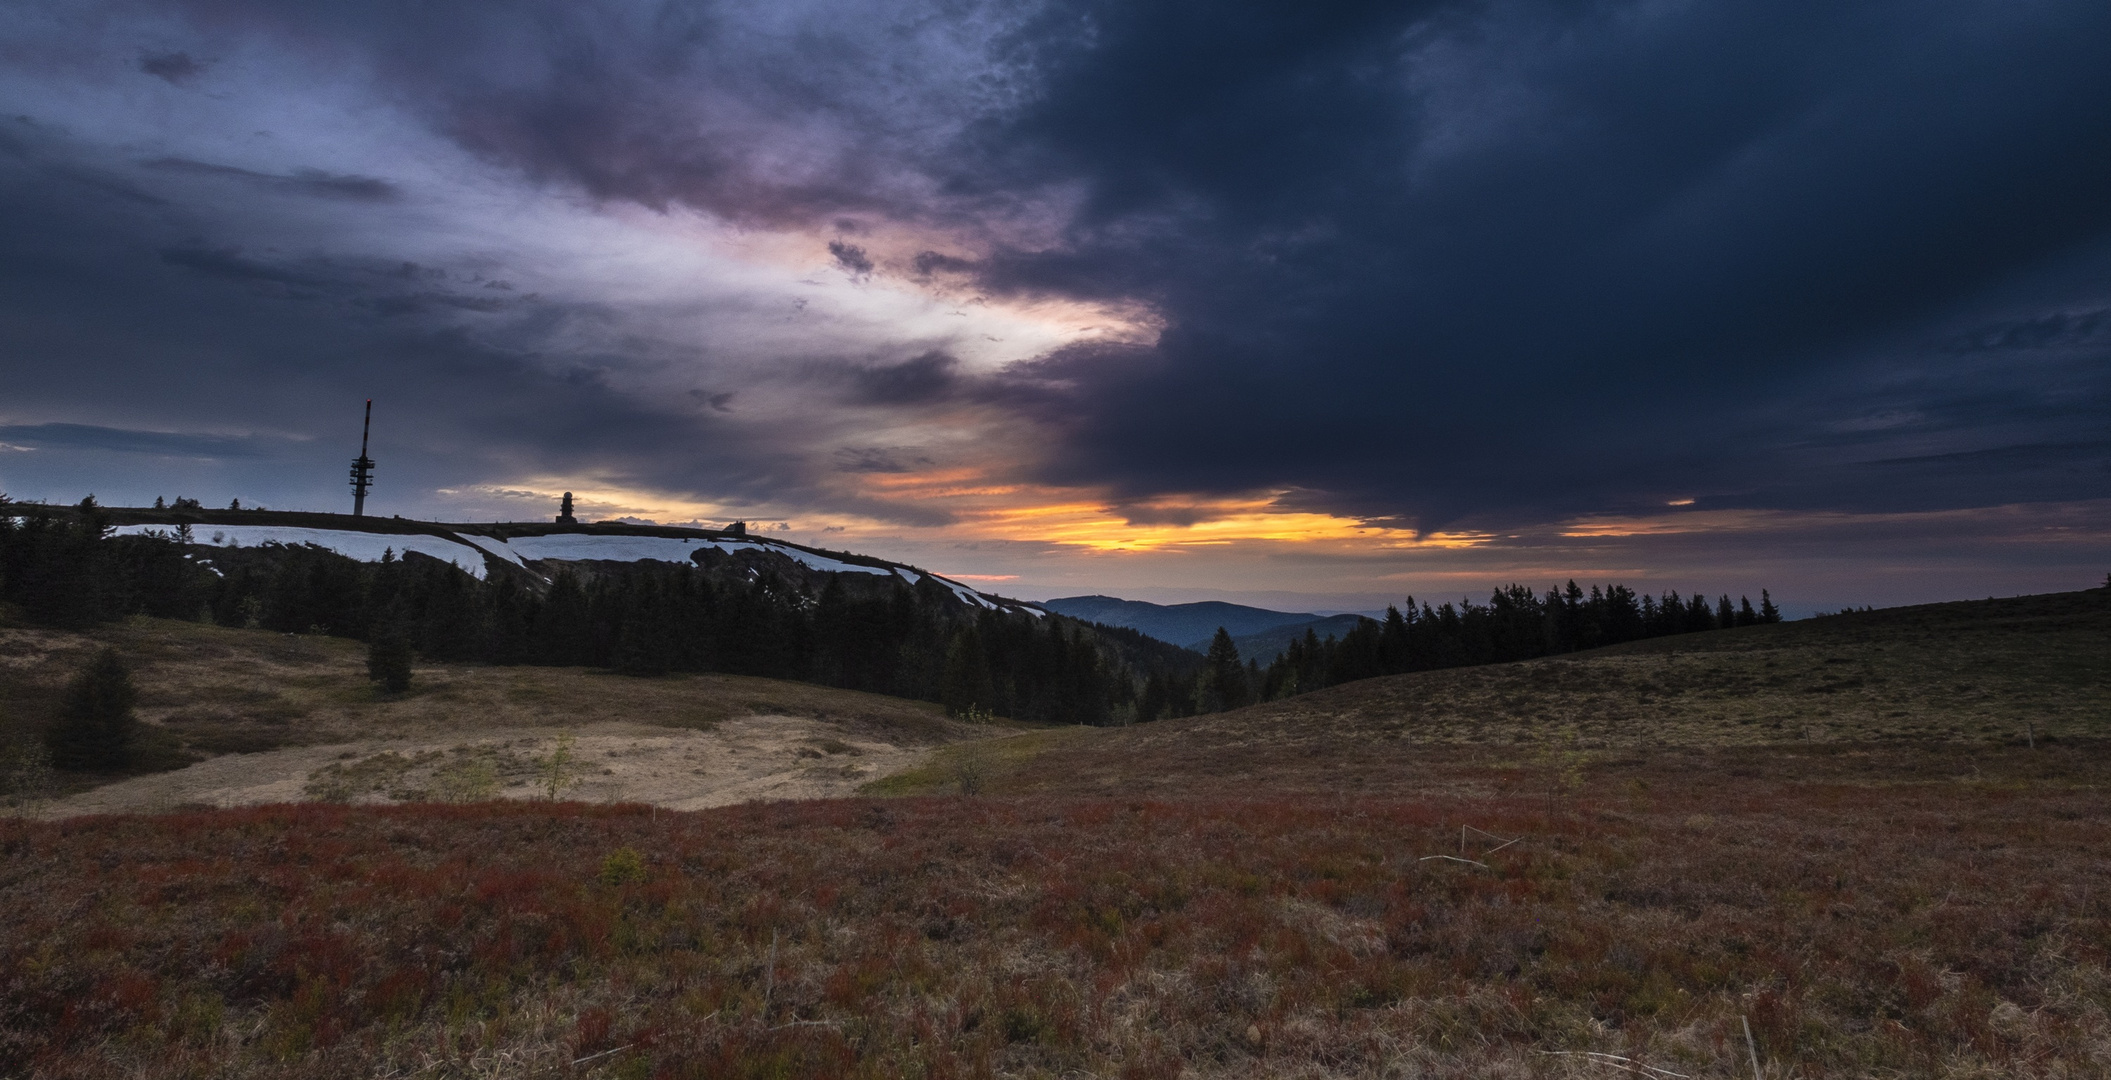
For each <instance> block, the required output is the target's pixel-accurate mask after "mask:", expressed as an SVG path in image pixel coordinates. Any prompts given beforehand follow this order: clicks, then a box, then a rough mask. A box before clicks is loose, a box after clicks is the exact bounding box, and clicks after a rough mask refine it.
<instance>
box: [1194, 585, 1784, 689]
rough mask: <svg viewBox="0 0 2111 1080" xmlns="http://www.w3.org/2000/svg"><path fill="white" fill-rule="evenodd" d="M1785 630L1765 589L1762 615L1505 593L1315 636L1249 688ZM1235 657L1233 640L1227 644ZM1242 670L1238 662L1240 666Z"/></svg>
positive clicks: (1605, 597)
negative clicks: (1680, 637)
mask: <svg viewBox="0 0 2111 1080" xmlns="http://www.w3.org/2000/svg"><path fill="white" fill-rule="evenodd" d="M1780 621H1781V612H1780V611H1779V610H1777V609H1776V608H1775V607H1774V598H1773V597H1772V596H1771V595H1769V594H1768V593H1767V592H1766V591H1765V590H1761V591H1760V594H1759V606H1758V607H1757V608H1754V607H1753V606H1752V601H1751V600H1750V599H1749V598H1740V599H1739V600H1738V601H1737V602H1735V603H1732V602H1731V600H1730V598H1729V597H1728V596H1723V597H1719V598H1717V599H1715V600H1713V601H1710V600H1709V599H1708V598H1707V597H1706V596H1703V595H1700V594H1697V593H1696V594H1695V595H1694V596H1692V597H1690V598H1681V597H1680V596H1679V594H1678V593H1676V592H1668V593H1665V594H1664V595H1663V596H1662V597H1653V596H1648V595H1645V594H1638V593H1636V592H1635V591H1634V590H1632V589H1630V588H1628V587H1627V586H1625V585H1612V586H1608V587H1604V588H1600V587H1598V586H1595V585H1594V586H1592V587H1591V590H1590V592H1588V593H1586V592H1584V591H1583V590H1582V589H1581V588H1579V587H1578V586H1577V584H1576V583H1575V582H1573V581H1571V582H1569V583H1568V587H1567V588H1566V589H1548V590H1547V591H1546V593H1545V594H1544V595H1538V594H1534V593H1533V591H1532V590H1531V589H1530V588H1527V587H1526V586H1523V585H1511V586H1510V587H1508V588H1504V589H1497V590H1495V593H1494V595H1493V596H1490V597H1489V599H1488V602H1487V603H1485V604H1477V603H1474V602H1473V601H1471V600H1467V601H1463V602H1461V603H1460V604H1458V605H1456V606H1454V605H1452V604H1449V603H1446V604H1440V605H1437V606H1435V607H1431V606H1430V605H1429V604H1427V603H1424V604H1422V605H1420V606H1417V605H1416V603H1415V599H1414V597H1408V600H1407V604H1406V606H1405V610H1402V609H1401V608H1399V607H1392V608H1387V609H1386V613H1385V619H1384V620H1383V621H1378V620H1370V619H1367V620H1365V621H1363V622H1362V623H1360V624H1358V625H1357V627H1356V628H1355V629H1354V630H1351V631H1349V632H1348V633H1347V634H1345V635H1343V636H1342V637H1341V638H1340V639H1338V640H1337V639H1335V638H1331V637H1330V638H1328V639H1326V640H1325V641H1321V640H1319V639H1318V638H1317V637H1316V636H1315V635H1314V634H1313V633H1312V632H1311V631H1309V630H1308V631H1306V632H1305V637H1304V639H1303V640H1302V641H1293V642H1291V644H1290V648H1289V649H1287V650H1285V651H1284V653H1283V654H1282V655H1281V656H1279V657H1277V658H1276V659H1275V661H1274V662H1273V663H1271V664H1269V665H1268V668H1267V670H1265V671H1255V670H1254V668H1253V666H1251V665H1249V667H1248V669H1247V670H1248V672H1249V675H1250V678H1249V681H1248V683H1247V685H1246V686H1245V687H1239V688H1237V690H1242V691H1243V692H1245V693H1248V694H1251V695H1257V696H1258V697H1259V699H1261V700H1274V699H1276V698H1283V697H1290V696H1292V695H1295V694H1302V693H1308V692H1310V691H1313V690H1318V689H1321V688H1323V687H1328V686H1334V685H1337V684H1340V683H1345V682H1350V681H1352V680H1355V679H1368V678H1371V677H1372V676H1375V675H1398V674H1400V673H1402V672H1408V671H1427V670H1431V669H1433V668H1452V667H1466V666H1468V665H1472V664H1495V663H1502V662H1504V661H1508V660H1529V659H1532V658H1533V657H1536V656H1552V655H1554V654H1556V653H1566V652H1575V651H1577V650H1579V649H1593V648H1597V647H1598V646H1600V645H1617V644H1619V643H1620V642H1623V641H1637V640H1640V639H1642V638H1653V637H1663V636H1666V635H1669V634H1691V633H1697V632H1700V631H1703V630H1719V629H1726V628H1729V627H1733V626H1752V625H1755V624H1758V623H1775V622H1780ZM1220 644H1221V645H1222V646H1223V647H1224V648H1227V649H1228V648H1230V646H1231V639H1230V638H1229V637H1228V636H1227V637H1224V638H1223V640H1222V641H1221V643H1220ZM1230 660H1231V663H1232V665H1234V666H1235V665H1236V663H1237V653H1236V652H1233V653H1232V654H1231V657H1230ZM1230 670H1231V669H1229V668H1226V667H1225V664H1224V662H1223V659H1222V658H1220V657H1218V656H1217V650H1216V649H1215V648H1212V649H1211V657H1210V662H1209V667H1208V668H1207V673H1208V677H1212V678H1217V679H1220V680H1222V681H1224V682H1226V683H1227V684H1232V683H1235V682H1236V680H1235V679H1234V678H1233V676H1232V675H1231V674H1230Z"/></svg>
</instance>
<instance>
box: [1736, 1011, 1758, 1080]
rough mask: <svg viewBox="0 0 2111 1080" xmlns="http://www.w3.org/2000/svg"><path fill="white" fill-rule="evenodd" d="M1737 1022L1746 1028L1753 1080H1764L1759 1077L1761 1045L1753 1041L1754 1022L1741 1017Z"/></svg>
mask: <svg viewBox="0 0 2111 1080" xmlns="http://www.w3.org/2000/svg"><path fill="white" fill-rule="evenodd" d="M1737 1022H1738V1023H1740V1024H1743V1025H1744V1026H1745V1052H1746V1053H1748V1054H1750V1055H1752V1080H1763V1078H1762V1077H1761V1076H1760V1075H1759V1044H1758V1043H1756V1042H1753V1041H1752V1021H1751V1019H1750V1018H1748V1017H1743V1016H1740V1017H1738V1018H1737Z"/></svg>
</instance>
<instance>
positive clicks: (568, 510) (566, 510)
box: [557, 491, 579, 525]
mask: <svg viewBox="0 0 2111 1080" xmlns="http://www.w3.org/2000/svg"><path fill="white" fill-rule="evenodd" d="M557 524H559V525H577V524H579V519H578V518H575V517H573V516H572V493H571V492H569V491H567V492H565V493H564V503H563V504H562V505H560V506H558V508H557Z"/></svg>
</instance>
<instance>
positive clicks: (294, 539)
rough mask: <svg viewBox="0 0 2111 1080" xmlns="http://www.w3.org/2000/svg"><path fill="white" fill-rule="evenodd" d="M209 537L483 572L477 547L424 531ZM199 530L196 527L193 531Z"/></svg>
mask: <svg viewBox="0 0 2111 1080" xmlns="http://www.w3.org/2000/svg"><path fill="white" fill-rule="evenodd" d="M207 528H210V529H211V530H212V531H211V533H210V538H211V541H212V543H214V544H222V545H225V546H227V547H258V546H260V545H263V544H287V545H290V546H296V547H297V546H299V545H302V544H313V545H314V546H316V547H319V548H322V549H324V550H326V551H334V552H336V553H338V554H339V555H342V556H344V557H346V558H348V559H358V560H359V561H361V562H380V561H381V553H382V552H384V551H387V550H391V549H393V550H394V551H395V552H396V553H397V554H398V555H401V554H403V553H404V552H409V551H415V552H417V553H418V554H420V555H430V556H432V557H433V558H435V559H438V560H440V561H441V562H446V563H453V564H454V565H456V566H457V567H460V568H461V569H462V571H463V572H464V573H466V574H468V575H469V576H471V577H474V578H479V579H481V578H482V577H483V576H484V553H483V552H482V551H480V550H478V549H477V548H475V547H472V546H470V545H468V544H464V543H461V542H459V541H456V540H448V539H445V538H443V537H438V536H429V535H425V534H422V533H370V532H353V531H351V530H349V529H296V528H290V527H284V526H278V525H212V526H207ZM110 531H111V532H112V533H115V534H117V535H119V536H138V535H141V534H144V533H149V532H160V533H167V534H170V535H174V533H175V530H174V529H172V528H170V527H168V526H166V525H119V526H117V527H116V528H114V529H111V530H110ZM198 531H200V530H194V532H193V535H194V536H195V535H196V533H197V532H198Z"/></svg>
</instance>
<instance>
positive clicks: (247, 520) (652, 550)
mask: <svg viewBox="0 0 2111 1080" xmlns="http://www.w3.org/2000/svg"><path fill="white" fill-rule="evenodd" d="M97 509H98V510H99V511H100V512H101V514H102V515H103V518H104V520H105V521H106V522H108V523H109V524H110V525H111V526H113V527H114V528H115V530H116V532H117V533H118V534H119V535H126V534H136V533H140V532H145V531H148V530H152V529H162V530H176V529H180V528H184V527H189V528H190V529H191V530H192V535H193V540H192V542H193V543H196V544H199V545H201V546H227V545H229V544H230V543H231V544H233V545H238V546H251V547H253V546H256V545H258V544H265V543H273V542H278V543H293V544H313V545H315V546H318V547H322V548H325V549H328V550H332V551H336V552H337V553H338V554H341V555H345V556H347V557H349V558H353V559H358V560H360V561H362V562H373V561H376V560H377V559H379V558H380V556H381V553H382V551H383V550H391V551H395V552H396V553H397V554H404V553H405V552H406V551H409V552H415V553H417V554H420V555H425V556H429V557H432V558H436V559H439V560H440V561H442V562H449V561H452V562H454V563H455V564H456V565H457V566H460V567H461V568H462V569H463V570H465V571H467V572H468V573H470V574H471V576H474V577H479V578H482V577H484V576H486V575H487V574H489V573H494V572H497V573H503V572H505V571H504V568H505V567H509V566H510V567H513V568H516V569H523V570H529V571H531V572H533V573H534V576H535V577H536V578H538V579H540V580H542V581H545V582H547V580H548V577H549V575H548V574H545V573H540V572H535V571H536V568H535V567H531V566H529V565H528V564H531V563H535V564H540V563H565V562H642V561H658V562H670V563H677V564H680V563H687V562H690V561H692V556H693V554H694V553H695V552H697V551H699V550H701V549H703V548H705V547H712V548H716V549H718V550H720V551H739V550H749V551H756V552H766V553H774V554H778V555H782V556H784V557H786V558H788V559H790V560H792V561H794V562H797V563H800V564H802V565H804V566H806V567H807V568H809V569H812V570H817V571H824V572H845V571H849V572H866V573H874V574H879V575H886V574H895V575H898V576H900V577H902V579H903V580H905V581H907V582H908V583H909V584H911V585H914V584H916V583H917V582H918V581H919V580H921V579H922V578H926V577H928V578H931V579H933V580H934V581H936V582H938V583H939V584H940V585H942V586H944V587H945V588H946V589H947V590H948V591H950V592H952V593H953V594H954V596H956V597H958V598H959V599H960V600H961V602H963V603H966V604H968V605H970V606H973V607H982V608H986V609H989V610H997V611H1017V612H1025V613H1029V614H1040V613H1041V612H1042V611H1044V610H1045V609H1044V608H1043V607H1042V606H1041V605H1039V604H1034V603H1030V602H1028V601H1023V600H1014V599H1011V598H1008V597H1002V596H997V595H995V594H991V593H984V592H982V591H981V590H978V589H974V588H971V587H969V586H967V585H964V584H962V583H960V582H957V581H954V580H952V579H951V578H948V577H945V576H943V575H941V574H935V573H932V572H931V571H929V570H925V569H923V568H922V567H918V566H912V565H910V564H908V563H901V562H895V561H892V560H889V559H882V558H879V557H877V556H873V555H866V554H862V553H859V552H853V551H837V550H831V549H827V548H819V547H812V546H809V545H806V544H801V543H797V542H795V541H791V540H786V539H782V538H777V537H770V536H763V535H758V534H752V533H748V532H746V531H745V530H744V529H739V528H732V527H728V528H724V529H702V528H691V527H688V526H679V525H648V524H641V523H634V522H626V521H597V522H578V523H557V522H549V521H492V522H443V521H423V520H418V519H413V518H404V517H393V516H392V517H375V516H357V517H355V516H353V515H350V514H336V513H329V512H323V511H308V510H237V509H212V508H207V507H193V506H182V507H139V506H103V507H98V508H97ZM8 510H9V512H10V513H13V514H17V515H24V514H62V515H69V516H70V515H72V514H75V513H78V512H79V510H78V508H77V507H70V506H46V505H43V504H37V503H10V504H8ZM216 534H217V535H218V537H219V539H215V535H216ZM328 534H344V535H328ZM359 536H375V537H384V538H387V539H388V540H390V541H394V542H393V543H385V544H382V545H379V546H377V545H374V544H371V543H359V542H357V541H356V540H355V539H353V538H355V537H359ZM419 537H430V538H432V539H433V540H434V541H437V542H438V543H437V544H418V543H417V542H416V540H415V539H412V538H419ZM565 537H577V538H579V539H578V540H576V541H572V542H569V543H567V542H565V541H564V540H562V539H559V538H565ZM625 539H629V540H664V541H670V543H666V544H637V543H621V542H619V541H621V540H625ZM403 540H410V541H411V543H410V545H409V546H408V547H406V545H405V544H404V543H403ZM518 541H528V543H518ZM685 545H686V548H687V549H686V550H684V547H685Z"/></svg>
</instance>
